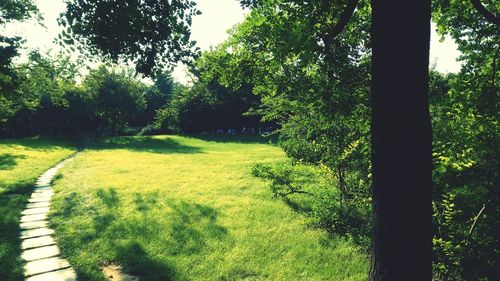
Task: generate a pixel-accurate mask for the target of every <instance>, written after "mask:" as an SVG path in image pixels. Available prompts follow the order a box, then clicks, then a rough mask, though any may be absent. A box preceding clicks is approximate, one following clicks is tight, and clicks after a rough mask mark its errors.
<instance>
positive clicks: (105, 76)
mask: <svg viewBox="0 0 500 281" xmlns="http://www.w3.org/2000/svg"><path fill="white" fill-rule="evenodd" d="M83 85H84V88H85V90H86V91H87V92H88V94H89V96H90V97H91V99H92V100H93V103H94V109H95V115H96V116H97V117H98V118H99V119H100V120H101V122H102V124H101V126H103V127H105V128H106V127H108V128H109V129H110V130H111V134H112V135H116V134H117V133H118V131H119V130H120V129H123V128H124V127H125V125H126V124H127V121H128V120H129V119H128V117H129V116H131V115H133V114H134V112H135V110H136V109H137V108H138V107H141V108H144V103H145V102H144V96H143V92H144V87H143V86H142V85H141V84H140V82H138V81H135V80H134V79H132V78H131V77H129V76H128V75H127V74H126V73H123V72H121V73H120V72H116V71H109V70H108V69H107V68H106V67H105V66H101V67H99V68H98V69H97V70H94V71H92V72H91V73H89V75H88V76H87V77H86V78H85V80H84V81H83Z"/></svg>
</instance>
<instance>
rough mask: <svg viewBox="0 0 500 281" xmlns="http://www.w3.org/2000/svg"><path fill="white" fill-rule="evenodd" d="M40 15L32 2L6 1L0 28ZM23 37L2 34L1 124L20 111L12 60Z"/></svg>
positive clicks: (0, 8)
mask: <svg viewBox="0 0 500 281" xmlns="http://www.w3.org/2000/svg"><path fill="white" fill-rule="evenodd" d="M37 15H38V10H37V8H36V6H35V5H34V4H33V2H32V1H31V0H5V1H2V2H1V3H0V28H2V27H4V25H5V24H6V23H8V22H12V21H24V20H27V19H29V18H31V17H33V16H37ZM21 42H22V39H21V37H17V36H16V37H6V36H3V35H2V34H0V124H1V123H3V122H5V121H6V120H7V118H8V117H10V116H12V115H13V114H14V113H15V112H16V111H17V110H18V109H19V103H20V102H21V101H20V100H22V98H23V97H22V96H21V95H20V94H21V92H19V91H18V89H17V87H18V85H19V83H20V79H19V77H18V76H17V75H16V72H15V70H14V65H13V63H12V60H13V59H14V58H15V57H16V56H17V55H18V48H19V46H20V44H21Z"/></svg>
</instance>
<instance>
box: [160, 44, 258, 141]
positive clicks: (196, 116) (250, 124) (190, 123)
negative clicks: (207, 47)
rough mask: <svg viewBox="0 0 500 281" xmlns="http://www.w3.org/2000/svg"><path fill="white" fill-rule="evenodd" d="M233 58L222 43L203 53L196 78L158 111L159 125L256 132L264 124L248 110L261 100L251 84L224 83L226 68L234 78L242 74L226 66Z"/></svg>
mask: <svg viewBox="0 0 500 281" xmlns="http://www.w3.org/2000/svg"><path fill="white" fill-rule="evenodd" d="M232 59H233V56H232V54H230V53H227V52H226V51H225V50H224V46H220V47H218V48H217V49H215V50H212V51H210V52H205V53H203V55H202V56H201V57H200V58H199V59H198V60H196V64H195V65H196V68H195V69H194V72H195V73H196V74H198V79H197V80H196V81H195V82H194V84H193V85H192V86H191V87H190V88H189V89H187V88H186V89H184V90H182V91H178V92H176V93H175V95H174V96H173V97H172V100H171V102H170V104H169V106H167V107H166V108H165V110H163V111H160V113H159V115H158V119H157V122H158V123H159V124H161V127H162V128H164V130H166V131H180V132H186V133H194V132H210V131H216V130H221V129H222V130H225V131H227V130H230V129H231V130H234V131H235V132H245V131H247V132H250V131H253V132H256V131H257V128H258V127H260V126H261V125H263V124H261V123H260V122H259V118H258V117H256V116H255V115H252V114H251V112H252V111H253V109H255V108H256V107H258V105H259V104H260V99H259V98H258V97H256V96H255V95H254V94H253V91H252V85H250V84H240V85H239V87H237V88H234V87H231V86H229V85H228V84H227V80H226V79H227V77H226V75H227V72H226V71H232V75H233V77H234V76H237V75H243V74H242V73H241V71H242V69H241V68H238V69H232V70H230V69H229V67H230V65H228V62H230V61H231V60H232ZM233 70H234V71H233ZM238 71H239V72H238ZM250 129H251V130H250Z"/></svg>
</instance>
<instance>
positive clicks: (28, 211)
mask: <svg viewBox="0 0 500 281" xmlns="http://www.w3.org/2000/svg"><path fill="white" fill-rule="evenodd" d="M49 210H50V208H49V207H40V208H28V209H25V210H24V211H22V212H21V215H24V216H26V215H37V214H47V213H48V212H49Z"/></svg>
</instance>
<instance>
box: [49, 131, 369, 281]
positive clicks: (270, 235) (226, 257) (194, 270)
mask: <svg viewBox="0 0 500 281" xmlns="http://www.w3.org/2000/svg"><path fill="white" fill-rule="evenodd" d="M284 160H285V156H284V155H283V153H282V151H281V150H280V149H279V148H278V147H277V146H274V145H270V144H268V143H266V141H264V140H262V139H260V138H255V137H240V136H239V137H211V136H195V137H180V136H157V137H120V138H110V139H103V140H101V141H98V142H95V143H93V144H91V145H90V147H89V148H88V149H87V150H86V151H85V152H83V153H81V154H80V155H79V156H78V157H77V159H75V161H72V162H70V163H69V164H68V165H67V166H65V167H64V168H62V169H61V170H60V173H61V174H62V176H61V177H59V179H58V180H57V182H56V184H55V186H54V190H55V191H56V195H55V196H54V199H53V200H54V201H53V207H52V212H51V214H50V220H51V224H52V225H53V227H54V228H55V230H56V236H57V237H56V238H57V240H58V241H59V244H60V246H61V249H62V251H63V253H64V255H65V256H67V257H68V259H69V261H70V263H71V264H72V265H73V266H74V268H75V270H76V271H77V273H78V274H79V277H80V278H81V279H82V280H93V281H97V280H105V279H104V276H103V275H102V273H101V270H100V267H101V266H102V265H103V264H106V263H118V264H120V265H121V266H122V267H123V268H124V270H125V271H127V272H129V273H132V274H134V275H139V276H141V277H142V280H162V281H164V280H366V278H367V271H368V258H367V256H366V255H365V254H364V253H362V252H361V251H360V250H358V249H357V247H356V246H354V245H353V244H352V243H350V242H349V241H345V240H342V239H338V238H331V237H328V235H327V234H326V233H325V232H323V231H321V230H318V229H312V228H310V227H309V226H308V221H307V219H306V218H305V217H303V216H301V215H299V214H297V213H295V212H294V211H293V210H292V209H291V208H290V207H288V206H287V205H286V204H284V203H283V202H282V201H281V200H278V199H274V198H273V197H272V194H271V192H270V191H269V190H268V188H267V186H266V183H265V182H263V181H261V180H259V179H256V178H254V177H252V176H251V167H252V165H253V164H255V163H272V162H276V161H284Z"/></svg>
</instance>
